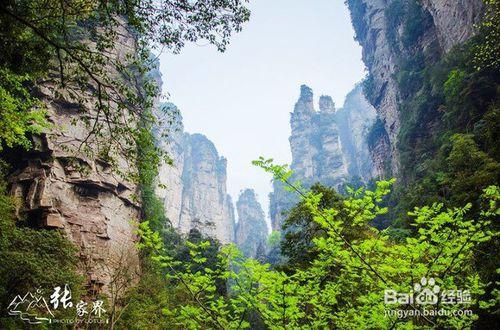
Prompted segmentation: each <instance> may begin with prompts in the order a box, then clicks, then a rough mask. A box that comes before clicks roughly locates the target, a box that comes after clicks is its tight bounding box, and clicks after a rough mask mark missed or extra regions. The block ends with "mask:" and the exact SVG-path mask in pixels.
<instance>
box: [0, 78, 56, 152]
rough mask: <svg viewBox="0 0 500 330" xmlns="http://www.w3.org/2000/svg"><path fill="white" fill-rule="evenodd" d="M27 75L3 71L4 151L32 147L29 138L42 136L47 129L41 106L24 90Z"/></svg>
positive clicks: (0, 138) (0, 127)
mask: <svg viewBox="0 0 500 330" xmlns="http://www.w3.org/2000/svg"><path fill="white" fill-rule="evenodd" d="M29 81H30V77H29V76H27V75H18V74H15V73H13V72H11V71H10V70H8V69H1V68H0V109H1V111H0V151H1V150H2V149H3V147H4V146H7V147H15V146H21V147H23V148H25V149H29V148H30V147H31V142H30V140H29V139H28V134H38V133H40V132H41V131H42V129H43V128H44V127H47V121H46V118H45V111H44V110H43V109H42V107H41V102H40V101H38V100H36V99H34V98H33V97H32V96H31V95H30V92H29V90H28V89H27V88H26V87H25V86H24V85H25V84H26V83H28V82H29Z"/></svg>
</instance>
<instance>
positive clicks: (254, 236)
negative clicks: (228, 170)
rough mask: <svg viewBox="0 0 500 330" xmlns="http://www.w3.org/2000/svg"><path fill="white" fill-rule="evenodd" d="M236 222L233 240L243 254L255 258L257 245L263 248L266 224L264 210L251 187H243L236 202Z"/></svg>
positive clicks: (265, 237)
mask: <svg viewBox="0 0 500 330" xmlns="http://www.w3.org/2000/svg"><path fill="white" fill-rule="evenodd" d="M236 209H237V211H238V223H237V225H236V230H235V242H236V244H237V245H238V247H239V248H240V249H241V251H243V253H244V254H245V256H247V257H251V258H255V257H256V254H257V249H258V248H259V246H261V248H264V247H265V245H266V239H267V225H266V220H265V217H264V211H263V210H262V207H261V206H260V204H259V202H258V201H257V197H256V196H255V192H254V191H253V190H252V189H245V190H244V191H243V192H242V193H241V194H240V196H239V198H238V201H237V202H236Z"/></svg>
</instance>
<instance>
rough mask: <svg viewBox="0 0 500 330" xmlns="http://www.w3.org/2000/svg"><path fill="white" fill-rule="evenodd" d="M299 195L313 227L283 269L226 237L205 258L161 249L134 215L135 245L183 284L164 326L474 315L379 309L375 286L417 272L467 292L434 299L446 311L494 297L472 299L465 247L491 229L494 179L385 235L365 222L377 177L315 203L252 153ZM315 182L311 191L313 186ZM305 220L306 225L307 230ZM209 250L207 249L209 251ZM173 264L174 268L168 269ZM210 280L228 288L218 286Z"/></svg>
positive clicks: (476, 284)
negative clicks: (456, 203) (480, 201)
mask: <svg viewBox="0 0 500 330" xmlns="http://www.w3.org/2000/svg"><path fill="white" fill-rule="evenodd" d="M255 164H256V165H258V166H261V167H262V168H264V169H265V170H266V171H268V172H270V173H272V174H273V175H274V176H275V179H276V180H282V182H283V183H284V184H285V185H286V186H287V187H288V188H289V189H291V190H292V191H295V192H296V193H297V194H299V195H300V196H301V202H300V203H301V207H303V208H304V211H305V210H306V209H307V210H308V211H309V214H308V215H307V216H308V217H309V216H310V218H308V219H309V220H310V221H312V222H313V224H311V223H309V224H308V226H309V227H307V228H309V229H310V228H311V227H310V226H317V227H318V228H320V229H321V232H322V233H321V234H319V235H318V234H316V233H315V234H314V235H311V236H310V237H309V238H308V240H309V239H310V241H309V243H310V244H309V245H308V246H305V247H304V248H305V249H306V252H308V253H311V254H310V255H309V256H308V258H311V259H310V263H309V264H303V265H302V266H301V267H300V268H293V267H291V268H290V269H288V270H287V271H286V272H284V271H281V270H278V269H274V270H273V269H270V265H269V264H261V263H259V262H258V261H256V260H254V259H246V258H244V257H243V255H242V254H241V252H239V251H237V250H236V249H235V247H234V246H232V245H229V246H224V247H222V248H220V250H219V252H218V253H217V255H216V258H215V259H212V260H213V261H215V262H214V263H213V264H212V267H206V264H207V262H208V260H209V258H208V257H207V253H206V251H207V249H208V250H210V249H213V245H212V244H211V243H210V241H204V240H201V241H198V242H197V244H188V245H187V248H188V251H189V259H184V260H180V259H179V258H176V257H173V256H171V255H170V254H169V251H168V250H167V249H165V247H164V244H163V241H162V239H161V237H160V235H158V233H155V232H154V231H152V230H151V229H149V228H148V226H147V223H143V224H142V225H141V228H140V234H141V237H142V239H143V240H142V245H141V247H142V248H143V249H146V250H148V251H151V252H153V256H152V260H153V261H155V262H156V263H157V265H158V267H160V268H162V269H164V270H165V273H166V277H167V279H168V281H171V282H172V283H178V284H180V285H181V287H182V288H183V292H184V293H185V295H184V296H183V300H182V301H179V302H178V303H177V304H174V305H167V306H165V308H164V310H163V313H164V315H165V316H166V317H168V318H169V319H170V320H171V322H172V326H175V327H176V328H183V329H186V328H187V329H200V328H203V329H236V328H249V327H260V328H269V329H282V328H287V329H299V328H300V329H318V328H336V329H354V328H356V329H361V328H363V329H366V328H377V329H383V328H405V329H408V328H430V327H444V328H464V327H470V326H471V325H472V324H473V322H474V321H475V320H476V319H477V316H476V315H472V316H471V315H462V316H453V317H443V316H442V315H441V316H439V315H428V316H421V317H414V318H406V319H401V318H396V317H391V316H387V315H385V314H384V313H385V308H386V307H387V306H386V305H385V304H384V290H385V289H393V290H397V291H398V292H411V291H412V288H413V286H414V284H415V283H417V282H418V281H419V280H420V279H421V278H422V277H427V278H430V277H433V278H435V279H436V283H437V284H438V285H439V286H440V288H441V290H457V289H459V288H468V289H469V290H471V293H472V300H471V301H470V302H469V303H467V304H453V305H450V304H444V303H442V302H439V303H438V304H439V306H440V308H444V309H446V310H448V311H450V312H453V311H458V310H462V309H468V308H470V309H473V310H475V311H477V310H479V309H480V308H483V309H491V308H494V307H495V304H496V303H497V300H495V299H498V297H492V298H491V299H487V300H485V299H481V294H482V293H483V292H484V290H485V287H486V286H487V285H488V284H487V283H485V282H483V281H482V280H481V279H480V277H479V275H478V273H477V271H476V270H475V267H474V250H475V249H476V248H477V246H478V245H479V244H481V243H482V242H488V241H490V240H491V239H492V237H494V236H496V235H497V234H498V233H497V232H495V231H494V230H493V229H492V226H491V225H492V223H491V221H492V220H493V219H495V217H496V216H498V215H499V212H500V210H499V208H498V204H497V203H498V199H499V197H500V195H499V191H498V188H497V187H494V186H492V187H489V188H488V189H486V190H485V191H484V193H483V198H484V202H485V204H484V208H483V209H482V210H481V212H480V217H479V218H477V219H475V220H471V219H470V218H469V217H468V212H469V210H470V208H471V205H470V204H467V205H465V206H464V207H460V208H451V209H445V208H444V207H443V205H442V204H437V203H436V204H433V205H431V206H427V207H422V208H415V209H414V211H413V212H412V213H411V216H412V217H413V219H414V221H413V223H414V226H415V228H416V232H417V234H415V235H413V236H411V237H407V238H405V239H403V240H399V241H398V240H394V239H393V238H391V236H390V234H389V232H388V231H379V230H377V229H375V228H374V227H372V226H371V225H370V224H369V223H370V221H372V220H373V219H374V218H375V217H376V216H377V215H378V214H383V213H385V212H387V208H386V207H383V206H381V203H382V200H383V198H384V196H385V195H387V194H388V192H389V189H390V186H391V183H392V182H391V181H385V182H384V181H381V182H378V183H377V185H376V189H375V190H373V191H370V190H365V189H363V188H360V189H358V190H356V191H354V190H350V191H349V192H348V196H346V197H345V198H343V199H338V198H335V196H333V195H332V196H330V197H332V198H333V199H334V201H333V204H335V206H333V207H328V206H324V205H321V204H323V203H324V201H325V200H323V201H322V199H323V195H322V192H325V193H327V194H330V193H331V191H330V192H329V191H327V190H324V189H323V188H318V187H316V188H315V190H316V192H313V191H305V190H303V189H302V187H301V186H300V185H299V184H297V183H293V182H290V181H289V180H290V178H291V176H292V173H291V171H289V170H288V169H287V168H286V167H284V166H280V165H274V164H273V163H272V161H271V160H265V159H260V160H258V161H256V162H255ZM320 190H321V191H320ZM307 230H308V229H306V231H307ZM212 252H213V251H212ZM209 254H210V255H212V253H209ZM178 269H182V271H181V272H179V271H177V270H178ZM220 283H227V284H228V289H227V290H225V291H224V290H223V291H221V288H220ZM431 307H432V306H429V305H418V304H409V305H404V304H401V305H400V304H397V305H394V308H401V309H410V310H414V309H415V310H420V311H422V310H424V309H425V310H428V309H430V308H431Z"/></svg>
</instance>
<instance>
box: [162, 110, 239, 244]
mask: <svg viewBox="0 0 500 330" xmlns="http://www.w3.org/2000/svg"><path fill="white" fill-rule="evenodd" d="M167 106H168V107H170V109H165V108H164V109H165V111H166V113H167V115H168V114H170V115H169V116H170V118H169V120H167V121H166V122H167V124H166V125H165V126H163V127H162V128H160V129H159V131H158V136H159V141H160V143H161V146H162V148H164V149H165V150H166V151H167V152H168V154H169V156H170V158H171V159H172V164H162V166H161V167H160V173H159V178H158V181H159V183H160V184H159V186H158V188H157V194H158V196H159V197H160V198H161V199H162V200H163V201H164V205H165V211H166V213H167V217H168V219H169V220H170V222H171V223H172V225H173V226H174V227H176V228H178V229H179V230H180V231H181V232H182V233H188V232H189V230H191V229H193V228H196V229H198V230H200V231H201V232H202V233H204V234H206V235H209V236H213V237H215V238H217V239H218V240H219V241H221V242H222V243H230V242H232V241H233V240H234V222H235V218H234V207H233V203H232V201H231V197H230V196H229V195H228V194H227V188H226V181H227V176H226V166H227V161H226V159H225V158H224V157H221V156H219V154H218V152H217V149H216V148H215V146H214V144H213V143H212V142H211V141H210V140H209V139H208V138H207V137H205V136H204V135H202V134H189V133H186V132H184V131H183V127H182V117H181V116H180V114H178V111H177V109H176V108H175V106H173V105H167ZM164 107H165V105H164ZM172 113H177V114H174V115H172ZM161 133H167V134H164V136H161Z"/></svg>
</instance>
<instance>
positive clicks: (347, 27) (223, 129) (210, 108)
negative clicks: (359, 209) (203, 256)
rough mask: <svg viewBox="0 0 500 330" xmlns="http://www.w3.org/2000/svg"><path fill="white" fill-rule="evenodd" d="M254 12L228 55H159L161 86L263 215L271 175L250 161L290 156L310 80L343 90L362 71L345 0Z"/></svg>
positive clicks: (299, 1) (232, 189) (270, 2)
mask: <svg viewBox="0 0 500 330" xmlns="http://www.w3.org/2000/svg"><path fill="white" fill-rule="evenodd" d="M250 9H251V10H252V15H251V18H250V21H249V22H248V23H247V24H246V25H245V26H244V28H243V31H242V32H241V33H239V34H236V35H234V36H233V37H232V39H231V44H230V45H229V47H228V49H227V51H226V52H225V53H219V52H217V51H216V49H215V48H214V47H212V46H200V45H194V44H191V45H188V46H186V47H185V48H184V49H183V51H182V52H181V53H180V54H178V55H172V54H163V55H162V56H161V58H160V66H161V72H162V75H163V87H164V92H165V93H169V94H170V98H169V100H170V101H171V102H173V103H175V104H176V105H177V106H178V107H179V109H180V111H181V113H182V115H183V117H184V126H185V129H186V131H187V132H190V133H202V134H205V135H206V136H207V137H208V138H209V139H210V140H212V141H213V142H214V144H215V146H216V148H217V150H218V151H219V154H220V155H223V156H224V157H226V158H227V159H228V169H227V172H228V191H229V193H230V194H231V196H232V197H233V200H236V199H237V198H238V195H239V192H240V190H242V189H244V188H247V187H249V188H253V189H255V191H256V192H257V194H258V196H259V201H260V202H261V204H262V207H263V209H264V211H265V212H266V213H268V205H269V201H268V194H269V192H270V191H271V184H270V177H269V176H268V175H267V174H265V173H264V172H262V170H260V169H258V168H255V167H254V166H252V165H251V164H250V162H251V161H252V160H253V159H256V158H258V157H259V156H260V155H262V156H265V157H272V158H274V159H276V160H278V161H279V162H282V163H289V162H290V158H291V155H290V146H289V143H288V137H289V135H290V124H289V120H290V112H291V111H292V110H293V105H294V104H295V101H296V100H297V98H298V96H299V86H300V85H301V84H307V85H308V86H310V87H311V88H312V89H313V91H314V93H315V98H316V99H317V97H319V95H322V94H326V95H331V96H332V97H333V99H334V101H335V102H336V104H337V107H340V106H342V103H343V101H344V96H345V95H346V94H347V93H348V92H349V91H350V90H351V89H352V88H353V86H354V84H355V83H356V82H358V81H360V80H361V79H362V77H363V76H364V65H363V63H362V62H361V48H360V46H359V45H358V44H357V43H356V42H355V41H354V39H353V36H354V31H353V29H352V26H351V23H350V18H349V13H348V11H347V8H346V6H345V4H344V1H343V0H251V1H250Z"/></svg>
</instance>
